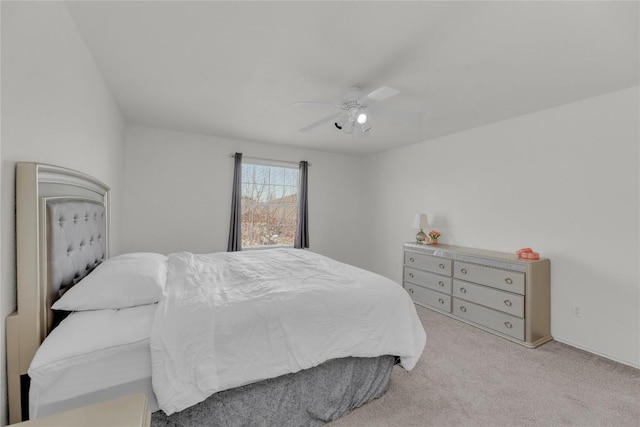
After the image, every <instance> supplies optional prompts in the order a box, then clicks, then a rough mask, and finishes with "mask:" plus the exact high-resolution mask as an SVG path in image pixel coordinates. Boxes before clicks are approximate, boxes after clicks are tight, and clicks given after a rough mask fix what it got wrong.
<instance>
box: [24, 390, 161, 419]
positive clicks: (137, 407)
mask: <svg viewBox="0 0 640 427" xmlns="http://www.w3.org/2000/svg"><path fill="white" fill-rule="evenodd" d="M12 425H14V426H24V427H44V426H47V427H74V426H78V427H86V426H92V427H102V426H104V427H114V426H118V427H149V426H150V425H151V413H150V412H149V411H148V410H147V398H146V397H145V395H144V394H133V395H129V396H124V397H120V398H118V399H113V400H108V401H106V402H101V403H96V404H93V405H89V406H83V407H81V408H77V409H73V410H71V411H67V412H61V413H59V414H55V415H50V416H48V417H42V418H36V419H35V420H29V421H24V422H21V423H18V424H12Z"/></svg>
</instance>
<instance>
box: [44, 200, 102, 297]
mask: <svg viewBox="0 0 640 427" xmlns="http://www.w3.org/2000/svg"><path fill="white" fill-rule="evenodd" d="M46 204H47V243H48V245H47V246H48V247H47V262H48V272H49V281H50V291H51V292H52V293H58V292H59V290H60V289H64V288H67V287H70V286H73V285H74V284H76V283H77V282H78V281H80V280H81V279H82V278H83V277H85V276H86V275H87V274H89V273H90V272H91V270H93V269H94V268H95V267H96V266H97V265H98V264H100V263H101V262H102V261H104V259H105V257H106V255H107V239H106V232H107V222H106V212H105V207H104V205H103V204H102V203H99V202H95V201H90V200H83V199H75V198H71V199H69V198H54V199H49V200H47V201H46ZM54 297H55V295H54Z"/></svg>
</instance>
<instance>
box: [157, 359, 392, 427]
mask: <svg viewBox="0 0 640 427" xmlns="http://www.w3.org/2000/svg"><path fill="white" fill-rule="evenodd" d="M395 361H396V358H395V357H394V356H381V357H374V358H360V357H347V358H344V359H334V360H330V361H328V362H325V363H323V364H321V365H318V366H316V367H314V368H311V369H307V370H304V371H300V372H297V373H295V374H288V375H283V376H280V377H277V378H273V379H268V380H264V381H260V382H258V383H254V384H249V385H246V386H243V387H238V388H234V389H231V390H226V391H222V392H219V393H216V394H214V395H212V396H211V397H209V398H208V399H207V400H205V401H203V402H201V403H199V404H197V405H194V406H192V407H190V408H187V409H185V410H184V411H181V412H178V413H175V414H172V415H170V416H167V415H165V413H164V412H162V411H158V412H155V413H153V415H152V417H151V426H152V427H167V426H172V427H173V426H175V427H178V426H179V427H191V426H193V427H196V426H197V427H201V426H224V427H227V426H256V427H257V426H292V427H294V426H295V427H302V426H319V425H322V424H325V423H327V422H329V421H333V420H336V419H338V418H340V417H341V416H343V415H345V414H348V413H349V412H351V411H352V410H353V409H355V408H357V407H359V406H361V405H363V404H365V403H367V402H369V401H371V400H373V399H377V398H378V397H380V396H382V395H383V394H384V393H385V392H386V391H387V389H388V388H389V381H390V379H391V371H392V369H393V365H394V364H395Z"/></svg>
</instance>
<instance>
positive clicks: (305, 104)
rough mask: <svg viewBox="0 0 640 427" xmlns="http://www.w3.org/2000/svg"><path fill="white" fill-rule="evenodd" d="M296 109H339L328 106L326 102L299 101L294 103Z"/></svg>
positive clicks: (331, 105) (332, 105) (333, 105)
mask: <svg viewBox="0 0 640 427" xmlns="http://www.w3.org/2000/svg"><path fill="white" fill-rule="evenodd" d="M293 105H295V106H296V107H339V105H337V104H329V103H328V102H314V101H300V102H296V103H295V104H293Z"/></svg>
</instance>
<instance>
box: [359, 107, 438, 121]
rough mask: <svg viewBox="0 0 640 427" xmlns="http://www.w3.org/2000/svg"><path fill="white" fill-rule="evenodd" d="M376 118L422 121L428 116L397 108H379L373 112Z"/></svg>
mask: <svg viewBox="0 0 640 427" xmlns="http://www.w3.org/2000/svg"><path fill="white" fill-rule="evenodd" d="M371 111H372V112H373V113H374V114H375V115H376V116H384V117H390V118H393V119H401V120H422V119H424V118H425V116H426V114H425V113H421V112H419V111H408V110H397V109H395V108H387V107H378V106H376V107H375V108H373V109H372V110H371Z"/></svg>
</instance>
